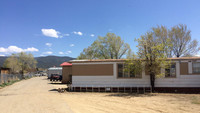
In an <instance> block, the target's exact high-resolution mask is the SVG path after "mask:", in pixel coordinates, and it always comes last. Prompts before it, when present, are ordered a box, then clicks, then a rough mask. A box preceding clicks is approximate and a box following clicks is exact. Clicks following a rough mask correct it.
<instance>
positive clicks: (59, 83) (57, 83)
mask: <svg viewBox="0 0 200 113" xmlns="http://www.w3.org/2000/svg"><path fill="white" fill-rule="evenodd" d="M48 84H54V85H63V83H61V82H51V83H48ZM66 85H67V84H66Z"/></svg>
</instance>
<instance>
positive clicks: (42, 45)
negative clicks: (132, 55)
mask: <svg viewBox="0 0 200 113" xmlns="http://www.w3.org/2000/svg"><path fill="white" fill-rule="evenodd" d="M199 6H200V1H199V0H32V1H31V0H15V1H13V0H1V1H0V39H1V40H0V56H4V55H6V56H7V55H10V54H11V53H15V52H20V51H25V52H31V53H32V54H33V55H34V56H36V57H37V56H47V55H58V56H70V57H77V56H78V55H79V54H80V52H81V51H82V50H83V49H84V48H86V47H88V46H89V45H91V44H92V42H93V41H94V40H96V39H97V37H98V36H105V35H106V33H108V32H112V33H115V34H116V35H119V36H121V38H122V39H123V40H124V41H125V42H127V43H129V44H130V46H131V49H132V50H133V51H136V50H137V49H136V45H137V43H136V42H134V38H138V37H140V36H141V35H142V34H144V33H145V32H147V31H148V30H150V29H151V28H152V27H156V26H157V25H164V26H166V27H168V28H170V27H172V26H174V25H177V24H186V25H187V26H188V28H189V29H190V30H191V31H192V32H191V35H192V38H193V39H197V40H198V41H200V7H199Z"/></svg>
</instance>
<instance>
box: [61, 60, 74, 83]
mask: <svg viewBox="0 0 200 113" xmlns="http://www.w3.org/2000/svg"><path fill="white" fill-rule="evenodd" d="M60 66H62V83H70V82H72V64H71V63H68V62H63V63H62V64H61V65H60Z"/></svg>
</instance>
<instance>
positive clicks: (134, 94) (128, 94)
mask: <svg viewBox="0 0 200 113" xmlns="http://www.w3.org/2000/svg"><path fill="white" fill-rule="evenodd" d="M106 96H111V97H126V98H131V97H151V96H156V94H152V93H145V94H137V93H115V94H113V93H112V94H108V95H106Z"/></svg>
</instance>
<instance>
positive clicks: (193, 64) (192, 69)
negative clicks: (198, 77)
mask: <svg viewBox="0 0 200 113" xmlns="http://www.w3.org/2000/svg"><path fill="white" fill-rule="evenodd" d="M195 63H198V64H200V62H192V74H200V71H199V72H194V64H195ZM197 68H199V69H200V66H199V67H197Z"/></svg>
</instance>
